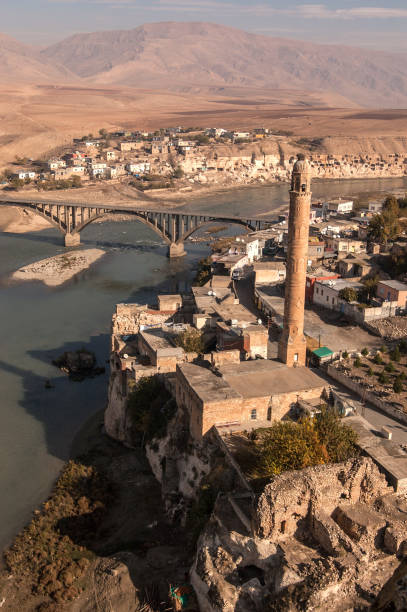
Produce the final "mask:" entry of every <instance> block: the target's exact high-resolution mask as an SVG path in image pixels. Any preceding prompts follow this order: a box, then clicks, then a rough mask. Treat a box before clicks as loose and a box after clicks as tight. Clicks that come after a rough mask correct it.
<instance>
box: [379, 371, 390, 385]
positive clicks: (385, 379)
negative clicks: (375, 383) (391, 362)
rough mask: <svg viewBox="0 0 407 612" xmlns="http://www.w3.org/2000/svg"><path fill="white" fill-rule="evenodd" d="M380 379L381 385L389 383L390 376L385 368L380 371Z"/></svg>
mask: <svg viewBox="0 0 407 612" xmlns="http://www.w3.org/2000/svg"><path fill="white" fill-rule="evenodd" d="M378 380H379V383H380V384H381V385H387V384H388V383H389V377H388V376H387V374H386V372H385V371H384V370H383V372H380V374H379V378H378Z"/></svg>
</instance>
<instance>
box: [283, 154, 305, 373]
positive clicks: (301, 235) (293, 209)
mask: <svg viewBox="0 0 407 612" xmlns="http://www.w3.org/2000/svg"><path fill="white" fill-rule="evenodd" d="M310 206H311V168H310V165H309V163H308V161H307V160H306V158H305V156H304V155H302V154H300V155H298V160H297V161H296V163H295V164H294V168H293V174H292V179H291V190H290V214H289V218H288V253H287V279H286V286H285V303H284V327H283V333H282V336H281V339H280V342H279V346H278V356H279V359H280V360H281V361H283V362H284V363H286V364H287V365H288V366H290V367H291V366H294V365H305V358H306V341H305V338H304V303H305V280H306V272H307V259H308V234H309V218H310Z"/></svg>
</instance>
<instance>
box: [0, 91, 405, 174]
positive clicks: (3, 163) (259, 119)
mask: <svg viewBox="0 0 407 612" xmlns="http://www.w3.org/2000/svg"><path fill="white" fill-rule="evenodd" d="M0 94H1V95H0V116H1V118H2V124H1V129H0V168H2V167H7V166H9V165H10V164H11V163H12V162H13V161H14V159H15V157H16V156H20V157H23V156H27V157H38V156H41V155H42V154H43V155H44V157H47V156H48V155H49V153H50V152H51V151H57V150H58V148H60V147H62V146H63V145H65V144H67V143H69V142H70V140H71V139H72V138H73V137H78V136H82V135H84V134H88V133H89V132H93V133H97V131H98V130H99V129H100V128H106V129H114V128H119V127H121V128H125V129H157V128H159V127H164V126H173V125H185V126H190V125H195V126H202V127H207V126H213V125H217V126H223V127H225V128H241V129H244V128H250V127H255V126H261V125H266V126H267V127H270V128H272V130H273V131H276V130H289V131H290V132H292V133H293V134H294V135H295V136H297V137H315V138H327V139H328V140H329V148H331V147H332V148H335V149H336V150H337V153H340V152H341V150H340V149H341V147H346V148H347V149H349V148H354V149H355V150H356V149H357V148H360V142H359V141H360V139H365V138H377V137H381V139H382V140H381V141H380V146H381V147H382V148H384V149H388V148H389V147H391V148H394V146H393V144H392V140H393V139H397V138H399V137H400V136H403V135H405V136H407V128H406V126H407V122H406V119H407V111H403V110H398V111H391V110H385V111H377V110H376V111H375V110H372V111H370V110H369V111H366V110H363V112H359V111H358V110H357V109H349V108H348V109H341V108H330V107H329V106H327V105H326V104H324V103H323V102H321V100H319V99H318V98H317V96H316V94H310V93H309V92H303V91H289V90H286V91H267V90H251V89H240V90H239V89H237V88H233V89H230V90H228V89H227V88H226V89H225V91H224V94H223V95H219V94H218V93H214V92H213V91H206V92H204V91H201V92H198V93H196V94H194V93H191V92H188V93H185V94H184V93H171V92H164V91H159V90H154V91H153V90H145V89H130V88H124V87H120V88H118V87H116V88H114V87H110V88H96V87H80V86H75V85H73V86H63V85H61V86H51V85H21V86H17V85H16V86H12V85H2V86H0ZM383 139H384V140H383ZM346 152H349V153H351V152H352V151H351V150H348V151H346ZM390 152H392V151H390Z"/></svg>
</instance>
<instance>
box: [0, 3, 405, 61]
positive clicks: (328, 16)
mask: <svg viewBox="0 0 407 612" xmlns="http://www.w3.org/2000/svg"><path fill="white" fill-rule="evenodd" d="M0 4H1V21H0V31H2V32H5V33H7V34H10V35H11V36H14V37H15V38H17V39H19V40H21V41H22V42H28V43H36V44H47V43H51V42H55V41H57V40H60V39H62V38H64V37H66V36H69V35H70V34H73V33H76V32H93V31H96V30H111V29H131V28H135V27H137V26H139V25H141V24H143V23H147V22H154V21H211V22H214V23H220V24H224V25H230V26H234V27H238V28H242V29H245V30H248V31H250V32H255V33H259V34H268V35H271V36H283V37H286V38H298V39H302V40H311V41H315V42H328V43H330V42H332V43H343V44H348V45H357V46H363V47H370V48H377V49H388V50H391V51H404V52H407V36H406V34H405V32H406V29H407V0H377V1H376V0H325V2H323V3H320V4H317V3H315V4H311V3H310V2H307V3H301V2H298V1H297V0H253V1H252V2H248V1H247V0H1V2H0Z"/></svg>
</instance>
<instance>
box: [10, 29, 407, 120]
mask: <svg viewBox="0 0 407 612" xmlns="http://www.w3.org/2000/svg"><path fill="white" fill-rule="evenodd" d="M0 81H3V82H18V81H22V82H31V83H54V84H60V83H68V82H72V83H76V84H78V83H80V84H81V85H86V86H90V87H93V86H94V87H101V86H104V87H113V88H114V87H131V88H134V87H135V88H142V89H158V90H162V91H165V90H169V91H173V92H174V91H175V92H177V91H179V92H183V93H185V92H188V91H191V92H195V93H196V92H204V91H207V92H212V93H213V94H215V93H219V94H221V95H228V93H227V92H228V91H229V90H232V89H233V88H234V89H235V90H236V88H237V89H238V90H239V91H240V92H241V95H242V96H243V95H244V92H245V91H247V92H249V90H250V91H251V95H252V93H253V91H257V92H261V91H263V92H264V93H267V92H269V93H270V94H271V93H272V92H273V91H277V90H296V91H304V92H318V93H321V94H329V95H330V96H331V98H330V99H331V100H333V101H336V105H337V106H361V107H367V108H369V107H370V108H406V107H407V55H406V54H401V53H400V54H397V53H388V52H384V51H369V50H366V49H360V48H357V47H345V46H339V45H320V44H315V43H310V42H301V41H298V40H289V39H283V38H274V37H269V36H262V35H257V34H251V33H247V32H244V31H242V30H237V29H234V28H230V27H226V26H220V25H215V24H210V23H178V22H166V23H153V24H146V25H143V26H140V27H137V28H135V29H132V30H119V31H106V32H94V33H89V34H76V35H74V36H70V37H69V38H66V39H65V40H62V41H61V42H59V43H56V44H54V45H51V46H49V47H47V48H43V49H35V48H32V47H29V46H26V45H23V44H21V43H18V42H17V41H15V40H13V39H12V38H10V37H8V36H5V35H0Z"/></svg>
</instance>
